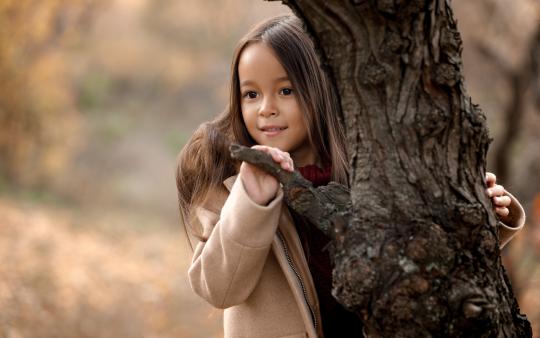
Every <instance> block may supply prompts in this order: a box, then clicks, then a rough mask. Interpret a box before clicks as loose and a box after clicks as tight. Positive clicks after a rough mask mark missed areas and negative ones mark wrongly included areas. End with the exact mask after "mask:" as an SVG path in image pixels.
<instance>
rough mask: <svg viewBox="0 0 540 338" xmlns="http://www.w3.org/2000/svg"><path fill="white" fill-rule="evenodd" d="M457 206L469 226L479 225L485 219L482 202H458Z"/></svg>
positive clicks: (460, 215)
mask: <svg viewBox="0 0 540 338" xmlns="http://www.w3.org/2000/svg"><path fill="white" fill-rule="evenodd" d="M455 208H456V210H457V212H458V214H459V217H460V218H461V220H462V221H463V222H464V223H465V224H467V225H469V226H473V227H474V226H479V225H481V224H482V222H483V220H484V207H483V206H482V204H480V203H461V202H456V204H455Z"/></svg>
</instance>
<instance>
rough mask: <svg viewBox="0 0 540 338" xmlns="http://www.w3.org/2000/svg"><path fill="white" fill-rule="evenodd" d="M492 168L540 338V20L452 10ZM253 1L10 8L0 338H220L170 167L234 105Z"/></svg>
mask: <svg viewBox="0 0 540 338" xmlns="http://www.w3.org/2000/svg"><path fill="white" fill-rule="evenodd" d="M453 6H454V9H455V15H456V17H457V19H458V27H459V29H460V31H461V33H462V37H463V40H464V51H463V58H464V66H465V79H466V85H467V89H468V91H469V93H470V94H471V96H472V97H473V100H474V101H475V102H476V103H478V104H480V107H481V108H482V110H483V111H484V113H485V114H486V116H487V118H488V126H489V129H490V133H491V136H492V137H493V138H494V141H493V143H492V144H491V147H490V152H489V159H488V168H489V170H490V171H492V172H494V173H495V174H497V176H498V182H499V183H500V184H503V185H504V186H505V188H506V189H507V190H509V191H510V192H512V193H513V194H514V195H515V196H516V197H517V198H518V199H519V200H520V201H521V202H522V203H523V205H524V207H525V208H526V211H527V215H528V223H527V229H526V230H525V231H523V233H522V234H520V236H519V237H518V238H516V239H515V240H513V242H511V244H510V245H509V246H508V247H507V248H506V249H505V252H504V259H505V265H506V267H507V270H508V273H509V275H510V276H511V279H512V283H513V287H514V291H515V293H516V294H517V296H518V297H519V300H520V305H521V307H522V310H523V312H525V313H526V314H527V315H528V317H529V319H530V320H531V321H532V323H533V328H534V329H535V330H536V334H537V336H540V331H539V328H538V326H540V310H539V309H540V264H539V263H540V175H539V174H540V65H539V63H540V4H539V2H538V1H537V0H522V1H514V2H509V1H507V0H477V1H474V2H473V1H466V0H454V1H453ZM286 12H289V10H288V8H286V7H285V6H283V5H281V4H280V3H277V2H271V3H269V2H263V1H253V0H219V1H218V0H202V1H200V0H183V1H173V0H0V262H1V263H0V337H2V338H4V337H5V338H22V337H40V338H41V337H43V338H48V337H126V338H130V337H186V338H188V337H221V336H222V329H221V311H219V310H213V309H212V308H211V307H209V306H207V305H206V304H205V303H204V302H203V301H202V300H200V299H198V298H197V297H196V296H195V295H193V294H192V292H191V290H190V287H189V284H188V281H187V276H186V271H187V267H188V265H189V261H190V258H191V250H190V248H189V245H188V244H187V242H186V239H185V238H184V236H183V232H182V227H181V225H180V221H179V217H178V211H177V197H176V187H175V179H174V169H175V160H176V155H177V154H178V152H179V151H180V149H181V148H182V146H183V145H184V143H185V142H186V140H187V139H188V138H189V136H190V134H191V133H192V132H193V130H194V128H195V127H196V126H197V125H198V124H200V123H201V122H203V121H206V120H208V119H211V118H212V117H213V116H214V115H215V114H217V113H218V112H220V111H221V110H222V109H223V107H224V106H225V103H226V100H227V81H228V74H229V62H230V60H231V57H232V51H233V48H234V45H235V43H236V42H237V41H238V39H239V38H240V37H241V36H242V35H243V34H244V33H245V32H247V30H248V29H249V27H250V26H251V25H253V24H254V23H256V22H259V21H260V20H262V19H263V18H266V17H269V16H272V15H275V14H278V13H286Z"/></svg>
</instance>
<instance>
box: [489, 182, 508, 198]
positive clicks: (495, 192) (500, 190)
mask: <svg viewBox="0 0 540 338" xmlns="http://www.w3.org/2000/svg"><path fill="white" fill-rule="evenodd" d="M486 191H487V194H488V196H489V197H494V196H502V195H504V187H503V186H502V185H498V184H495V185H494V186H492V187H490V188H487V189H486Z"/></svg>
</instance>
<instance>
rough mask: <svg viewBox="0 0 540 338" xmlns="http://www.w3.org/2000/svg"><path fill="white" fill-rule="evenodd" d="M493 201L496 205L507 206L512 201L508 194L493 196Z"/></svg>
mask: <svg viewBox="0 0 540 338" xmlns="http://www.w3.org/2000/svg"><path fill="white" fill-rule="evenodd" d="M493 203H494V204H495V205H496V206H497V207H508V206H510V204H511V203H512V200H511V199H510V197H509V196H499V197H493Z"/></svg>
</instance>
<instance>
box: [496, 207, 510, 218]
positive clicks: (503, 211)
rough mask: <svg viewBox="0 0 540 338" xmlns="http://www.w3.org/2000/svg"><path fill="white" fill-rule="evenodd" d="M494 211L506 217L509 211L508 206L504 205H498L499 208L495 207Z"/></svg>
mask: <svg viewBox="0 0 540 338" xmlns="http://www.w3.org/2000/svg"><path fill="white" fill-rule="evenodd" d="M495 212H496V213H497V215H500V216H503V217H506V216H508V214H509V213H510V210H508V208H505V207H499V208H495Z"/></svg>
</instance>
